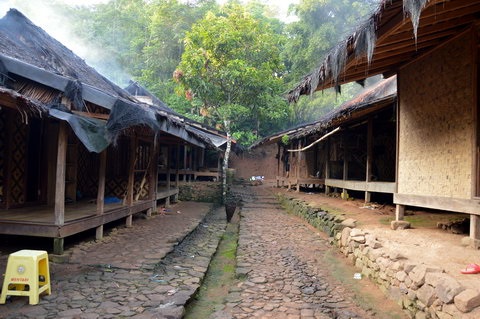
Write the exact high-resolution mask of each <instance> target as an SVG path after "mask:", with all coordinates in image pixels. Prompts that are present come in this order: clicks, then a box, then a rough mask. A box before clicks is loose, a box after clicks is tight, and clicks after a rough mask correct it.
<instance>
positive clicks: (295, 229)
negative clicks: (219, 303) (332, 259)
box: [215, 188, 372, 319]
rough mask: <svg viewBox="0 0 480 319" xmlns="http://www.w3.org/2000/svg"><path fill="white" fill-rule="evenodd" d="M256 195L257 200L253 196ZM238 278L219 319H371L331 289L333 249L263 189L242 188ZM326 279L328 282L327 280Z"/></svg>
mask: <svg viewBox="0 0 480 319" xmlns="http://www.w3.org/2000/svg"><path fill="white" fill-rule="evenodd" d="M253 190H254V191H256V192H257V196H255V195H254V194H253V193H252V191H253ZM238 191H239V192H243V193H242V197H243V198H244V201H245V205H244V207H243V209H242V212H241V215H242V219H241V224H240V234H239V247H238V251H237V275H238V276H239V277H240V278H244V280H241V281H240V282H239V284H238V285H237V286H236V287H232V288H231V289H230V293H229V295H228V297H227V304H226V306H225V308H224V309H223V310H222V311H219V312H217V313H216V314H215V318H280V319H282V318H288V319H296V318H298V319H300V318H301V319H307V318H319V319H323V318H339V319H342V318H345V319H346V318H371V317H372V316H371V315H370V314H368V313H366V312H365V311H364V310H363V309H360V308H359V307H358V306H356V305H355V304H354V303H353V302H352V301H351V300H349V299H348V297H347V296H348V294H346V293H345V291H344V290H343V289H342V287H341V285H332V284H329V282H331V278H330V277H331V275H328V274H327V273H326V272H327V271H325V269H328V267H326V266H325V261H324V260H323V255H324V253H325V251H326V250H327V249H329V247H328V246H329V245H328V243H327V239H325V237H321V236H319V235H318V234H317V233H315V232H314V231H312V228H309V226H307V224H306V223H304V222H302V221H301V220H300V219H298V218H296V217H293V216H290V215H288V214H286V213H285V212H284V211H283V209H281V208H279V207H278V206H277V201H276V200H275V198H273V197H272V196H271V195H267V194H266V193H263V194H264V195H262V193H261V192H260V188H255V189H252V188H241V189H239V190H238ZM327 276H330V277H328V278H329V280H327Z"/></svg>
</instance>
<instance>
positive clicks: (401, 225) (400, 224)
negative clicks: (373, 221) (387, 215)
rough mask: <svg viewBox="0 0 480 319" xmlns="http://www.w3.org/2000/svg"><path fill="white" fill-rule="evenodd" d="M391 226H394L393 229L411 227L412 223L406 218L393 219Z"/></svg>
mask: <svg viewBox="0 0 480 319" xmlns="http://www.w3.org/2000/svg"><path fill="white" fill-rule="evenodd" d="M390 228H392V229H393V230H397V229H408V228H410V223H409V222H407V221H404V220H393V221H392V222H391V223H390Z"/></svg>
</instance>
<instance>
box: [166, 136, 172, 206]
mask: <svg viewBox="0 0 480 319" xmlns="http://www.w3.org/2000/svg"><path fill="white" fill-rule="evenodd" d="M167 154H168V155H167V177H166V179H167V191H170V188H171V185H172V182H171V181H170V178H171V176H170V165H171V163H172V157H171V154H172V148H171V147H170V145H168V146H167ZM169 206H170V196H167V198H165V207H169Z"/></svg>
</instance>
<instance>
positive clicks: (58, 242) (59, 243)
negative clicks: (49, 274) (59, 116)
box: [53, 121, 68, 255]
mask: <svg viewBox="0 0 480 319" xmlns="http://www.w3.org/2000/svg"><path fill="white" fill-rule="evenodd" d="M66 125H67V124H66V123H65V122H63V121H61V122H60V124H59V130H58V144H57V145H58V148H57V169H56V173H55V184H56V188H55V208H54V212H55V225H56V226H62V225H63V224H64V223H65V169H66V163H65V161H66V158H67V143H68V135H67V126H66ZM63 243H64V241H63V238H54V239H53V253H54V254H56V255H62V254H63Z"/></svg>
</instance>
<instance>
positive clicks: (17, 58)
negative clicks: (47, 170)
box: [0, 9, 213, 152]
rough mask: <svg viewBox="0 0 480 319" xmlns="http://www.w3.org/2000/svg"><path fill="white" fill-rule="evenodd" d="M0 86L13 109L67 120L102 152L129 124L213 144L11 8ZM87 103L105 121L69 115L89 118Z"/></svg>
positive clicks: (0, 45)
mask: <svg viewBox="0 0 480 319" xmlns="http://www.w3.org/2000/svg"><path fill="white" fill-rule="evenodd" d="M0 88H2V93H3V91H5V92H9V94H10V95H11V96H14V97H15V100H16V101H19V103H17V104H16V105H14V106H12V107H14V108H17V109H19V106H22V105H23V106H25V107H26V108H30V109H32V110H41V112H39V115H40V116H41V115H42V113H45V114H48V115H49V116H52V117H55V118H58V119H61V120H64V121H67V122H68V123H69V124H70V126H71V127H72V129H73V130H74V131H75V133H76V134H77V136H78V137H79V138H80V140H81V141H82V142H83V144H84V145H85V146H86V147H87V149H88V150H90V151H94V152H100V151H102V150H103V149H104V148H106V147H107V146H108V145H109V144H110V143H111V142H112V141H113V140H115V139H116V137H117V136H118V135H119V134H121V133H122V132H124V131H125V130H127V129H129V128H130V127H133V126H148V127H150V128H151V129H153V130H155V131H159V130H161V131H165V132H167V133H169V134H172V135H175V136H177V137H179V138H181V139H184V140H185V141H187V142H189V143H192V144H195V145H198V146H201V147H205V144H211V145H213V143H212V142H211V141H210V140H209V139H206V138H205V137H204V136H200V135H199V134H197V133H196V132H192V131H189V130H187V129H185V124H184V121H182V120H181V119H179V118H177V117H175V116H173V115H174V114H172V113H173V112H172V111H171V110H170V109H169V108H168V107H166V106H163V105H161V106H157V107H156V108H155V109H154V108H152V107H151V106H150V105H147V104H145V103H142V102H140V101H138V100H137V99H135V98H134V97H133V96H132V95H131V94H130V93H128V92H127V91H125V90H123V89H122V88H120V87H119V86H117V85H116V84H114V83H113V82H111V81H109V80H108V79H107V78H105V77H104V76H102V75H101V74H99V73H98V72H97V71H96V70H95V69H94V68H92V67H90V66H88V65H87V64H86V63H85V61H84V60H83V59H81V58H80V57H78V56H77V55H75V54H74V53H73V52H72V51H71V50H69V49H68V48H66V47H65V46H64V45H63V44H61V43H60V42H58V41H57V40H55V39H54V38H52V37H51V36H50V35H49V34H47V33H46V32H45V31H44V30H42V29H41V28H40V27H38V26H36V25H34V24H33V23H32V22H31V21H30V20H29V19H28V18H26V17H25V16H24V15H23V14H22V13H21V12H19V11H17V10H16V9H10V10H9V11H8V13H7V14H6V15H5V17H3V18H2V19H0ZM13 92H16V93H13ZM2 96H3V97H6V95H5V94H3V95H2ZM20 96H22V97H23V98H21V97H20ZM62 97H65V98H67V99H68V100H69V101H70V102H71V108H72V109H71V110H70V109H69V108H67V107H66V106H65V105H63V104H62V102H61V101H60V99H61V98H62ZM8 99H10V100H11V101H13V100H12V97H10V98H8V97H6V99H5V100H8ZM22 101H23V102H25V103H23V104H22ZM26 102H28V103H26ZM87 102H88V103H91V104H93V105H97V106H100V107H102V108H104V109H105V113H109V115H108V120H107V122H105V121H102V120H98V119H92V118H89V117H85V116H83V115H81V114H79V113H75V112H80V113H82V112H83V114H84V113H90V116H92V114H91V112H90V110H88V108H85V106H86V104H87ZM161 104H163V103H161ZM19 111H20V112H24V113H25V112H26V110H24V109H23V108H22V110H20V109H19ZM85 111H86V112H85ZM25 114H26V113H25ZM93 116H95V115H93Z"/></svg>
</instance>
